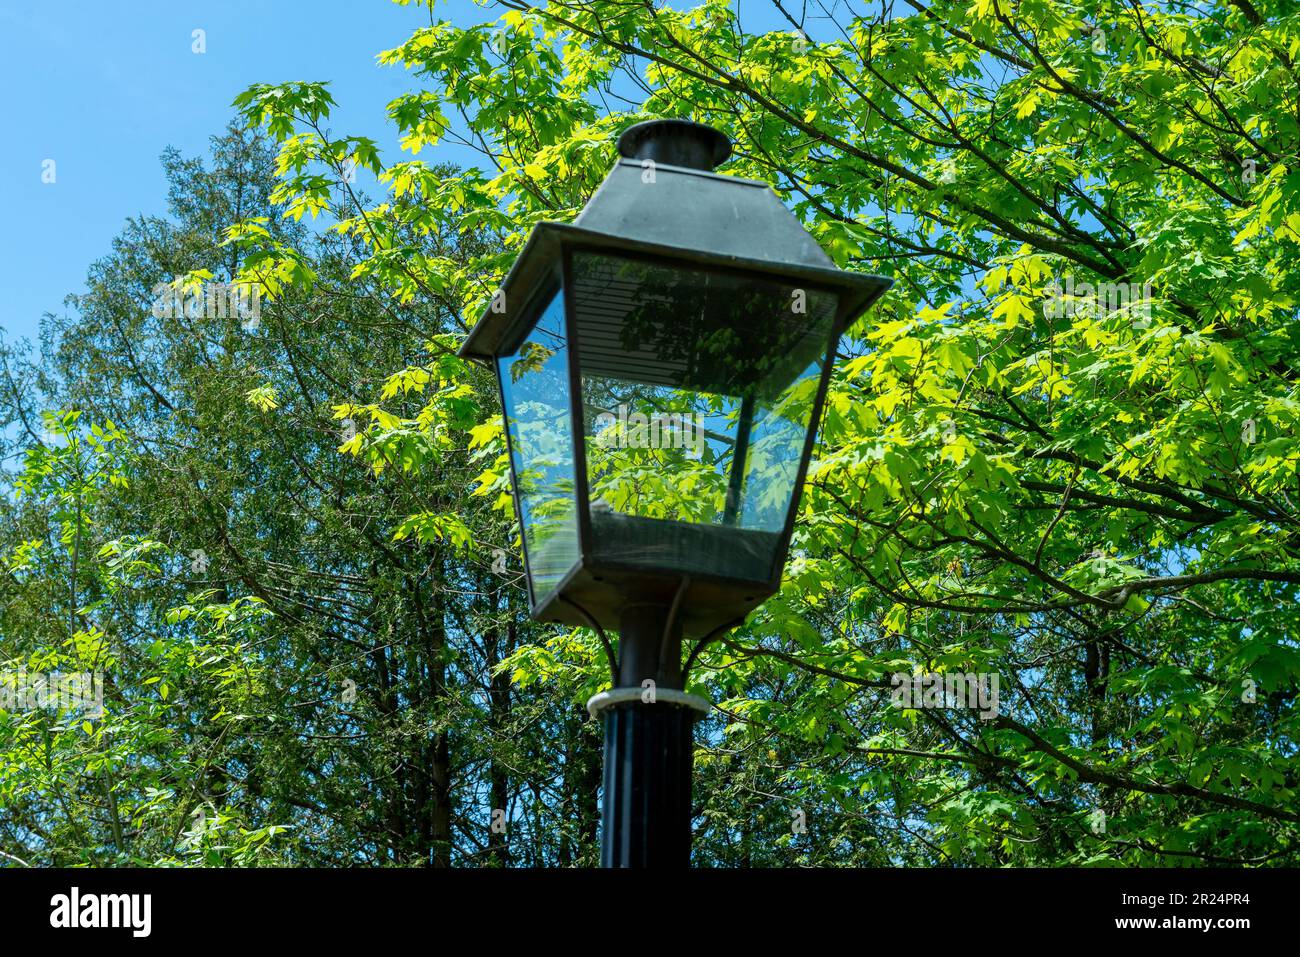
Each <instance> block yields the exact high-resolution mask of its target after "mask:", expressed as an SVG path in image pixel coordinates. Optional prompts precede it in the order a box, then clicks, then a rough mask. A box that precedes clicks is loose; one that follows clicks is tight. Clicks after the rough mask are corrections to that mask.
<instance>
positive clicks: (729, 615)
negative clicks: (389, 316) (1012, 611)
mask: <svg viewBox="0 0 1300 957" xmlns="http://www.w3.org/2000/svg"><path fill="white" fill-rule="evenodd" d="M618 147H619V152H620V154H621V156H622V158H621V159H620V160H619V161H618V163H617V164H616V165H615V167H614V169H613V170H612V171H611V172H610V174H609V176H608V177H607V178H606V179H605V182H604V183H603V184H602V185H601V187H600V189H599V190H598V191H597V192H596V194H595V196H594V197H592V199H591V201H590V202H589V203H588V204H587V206H586V207H585V208H584V209H583V211H582V213H581V214H580V215H579V216H578V218H577V220H576V221H574V222H573V223H572V224H561V223H542V224H540V225H538V226H537V227H536V228H535V229H534V230H533V233H532V235H531V236H530V237H529V239H528V242H527V244H526V245H525V247H524V250H523V252H522V253H521V254H520V256H519V258H518V259H517V260H516V262H515V264H514V267H513V268H512V269H511V271H510V273H509V275H508V276H507V277H506V280H505V282H504V283H503V284H502V287H501V289H500V290H499V291H498V293H497V295H496V296H495V297H494V298H493V300H492V303H491V304H490V305H489V306H488V308H487V310H486V311H485V312H484V314H483V316H482V318H481V319H480V320H479V322H478V324H477V325H476V326H475V327H474V329H473V331H472V332H471V333H470V335H469V338H468V339H467V340H466V342H465V344H464V346H463V347H462V349H461V355H462V356H466V357H471V358H476V359H482V360H484V361H487V362H491V363H493V364H494V365H495V367H496V372H497V377H498V381H499V383H500V388H501V402H502V407H503V409H504V410H505V416H506V426H507V429H506V431H507V441H508V444H509V451H510V463H511V470H512V477H513V481H514V490H515V502H516V507H517V510H518V515H519V521H520V525H521V529H522V533H523V542H524V561H525V566H526V569H527V574H528V585H529V594H530V598H531V608H532V614H533V616H534V617H536V618H539V619H541V620H545V621H558V622H565V623H569V624H579V625H589V624H591V623H592V622H593V621H594V622H595V623H597V624H600V625H601V626H603V627H609V628H617V627H618V623H619V619H620V616H621V615H622V614H623V613H624V612H625V611H626V610H627V609H628V608H629V607H633V606H635V605H639V604H661V605H662V604H666V603H668V602H672V601H673V600H674V598H676V599H677V602H676V604H678V605H679V606H680V614H681V623H682V628H683V634H684V635H685V636H687V637H700V636H703V635H705V634H707V633H709V632H710V631H712V630H714V629H716V628H718V627H721V626H722V625H724V624H727V623H730V622H733V621H736V620H738V619H740V618H742V617H743V616H744V615H745V614H746V613H747V612H748V611H750V610H751V609H752V608H754V607H755V606H756V605H758V604H759V603H760V602H762V601H763V599H765V598H767V597H768V596H769V595H771V594H772V593H773V592H774V591H775V590H776V589H777V587H778V586H779V584H780V580H781V573H782V569H783V566H784V564H785V557H786V552H787V550H788V548H789V544H790V535H791V532H792V529H793V525H794V518H795V514H796V510H797V508H798V499H799V490H800V488H801V486H802V484H803V480H804V475H805V473H806V471H807V468H808V460H809V457H810V456H811V453H812V448H813V442H814V439H815V437H816V431H817V423H818V420H819V416H820V412H821V408H822V403H823V401H824V399H825V393H826V386H827V382H828V380H829V377H830V372H831V365H832V362H833V360H834V356H835V349H836V345H837V343H838V342H839V339H840V336H841V335H842V334H843V333H844V331H845V330H846V329H847V328H848V326H849V325H850V323H851V322H852V321H853V320H854V319H856V318H857V317H858V316H860V315H861V314H862V313H863V311H864V310H865V309H866V308H867V307H868V306H870V305H871V304H872V303H873V302H875V301H876V300H877V299H878V298H879V297H880V296H881V295H882V294H883V293H884V291H885V290H886V289H887V288H888V287H889V285H890V281H889V280H888V279H883V278H881V277H878V276H868V275H862V274H859V273H850V272H845V271H843V270H840V269H838V268H837V267H836V266H835V265H834V264H833V263H832V262H831V260H830V258H829V257H828V256H827V255H826V253H825V252H824V251H823V250H822V249H821V248H820V247H819V246H818V245H817V243H816V242H815V241H814V240H813V238H812V237H811V236H810V235H809V234H808V233H807V232H806V231H805V230H804V228H803V227H802V226H801V225H800V223H799V221H798V220H797V219H796V218H795V217H794V216H793V214H791V212H790V211H789V210H788V209H787V208H786V207H785V206H784V205H783V204H782V203H781V201H780V199H779V198H778V197H777V196H776V194H775V193H773V192H772V190H771V189H770V188H769V187H768V186H767V185H766V184H765V183H762V182H758V181H755V180H748V179H740V178H737V177H730V176H720V175H718V174H716V173H714V172H713V171H712V170H713V167H714V166H715V165H717V164H718V163H720V162H722V161H723V160H725V159H726V158H727V156H728V155H729V154H730V150H731V145H730V142H729V141H728V140H727V138H726V137H725V136H724V135H723V134H721V133H719V132H718V131H717V130H714V129H712V128H710V127H707V126H703V125H701V124H698V123H691V122H687V121H684V120H656V121H651V122H648V123H642V124H638V125H637V126H634V127H632V128H631V129H629V130H627V131H626V132H625V133H624V134H623V135H622V136H621V137H620V139H619V143H618Z"/></svg>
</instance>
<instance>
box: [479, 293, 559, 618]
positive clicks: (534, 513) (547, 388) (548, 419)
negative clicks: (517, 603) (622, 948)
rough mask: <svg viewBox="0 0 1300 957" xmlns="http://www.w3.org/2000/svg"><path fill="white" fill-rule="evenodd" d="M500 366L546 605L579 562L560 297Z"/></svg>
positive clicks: (534, 573) (527, 528)
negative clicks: (550, 595) (549, 597)
mask: <svg viewBox="0 0 1300 957" xmlns="http://www.w3.org/2000/svg"><path fill="white" fill-rule="evenodd" d="M499 362H500V368H499V372H500V376H501V389H502V392H503V393H504V399H505V410H506V427H507V428H508V429H509V430H510V445H511V452H512V454H513V456H514V472H515V480H516V482H517V486H518V491H519V511H520V516H519V518H520V521H521V522H522V524H523V534H524V549H525V551H526V553H527V560H528V574H529V577H530V580H531V583H532V588H533V601H534V602H535V603H541V602H542V601H543V600H545V599H546V597H547V596H548V595H549V594H550V593H551V592H552V591H554V590H555V586H556V585H558V584H559V583H560V581H561V580H562V579H563V578H564V576H565V575H566V574H567V573H568V571H569V570H570V569H571V568H572V567H573V566H574V564H575V563H576V562H577V560H578V531H577V528H578V526H577V503H576V501H575V499H574V492H575V489H576V486H577V483H576V481H575V479H574V475H575V472H574V459H573V430H572V428H571V427H570V424H571V416H570V414H569V410H570V405H569V372H568V343H567V342H566V341H565V337H564V303H563V299H562V298H561V297H560V296H559V295H558V294H557V295H556V296H555V297H554V298H553V299H552V300H551V302H550V304H549V305H548V306H547V307H546V309H545V310H544V311H543V313H542V316H541V319H540V320H539V321H538V323H537V325H536V326H535V327H534V328H533V331H532V333H531V334H530V335H529V336H528V338H527V339H526V340H524V342H523V344H522V345H520V347H519V349H518V350H517V351H516V352H515V354H514V355H511V356H503V357H502V358H501V359H500V360H499Z"/></svg>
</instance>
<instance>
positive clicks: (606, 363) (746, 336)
mask: <svg viewBox="0 0 1300 957" xmlns="http://www.w3.org/2000/svg"><path fill="white" fill-rule="evenodd" d="M571 283H572V289H571V295H572V298H573V308H574V319H575V322H576V333H575V334H576V336H577V340H578V351H579V359H580V366H581V375H582V400H583V428H584V434H585V435H586V437H587V439H586V443H587V445H586V454H587V476H588V483H589V495H590V502H591V520H592V531H593V540H594V541H593V552H594V553H595V554H596V555H597V556H598V557H601V558H608V559H613V560H619V561H624V562H631V563H634V564H645V565H650V564H653V565H655V566H658V567H666V568H668V569H671V570H674V571H677V572H680V573H682V574H710V573H712V574H717V575H726V576H727V577H737V578H749V579H752V580H755V581H765V580H767V579H768V578H770V577H771V575H772V573H773V570H774V567H773V563H774V560H775V557H776V547H777V544H778V539H779V536H780V532H781V530H782V528H783V527H784V524H785V521H786V517H787V515H788V513H789V509H790V503H791V499H792V496H793V494H794V486H795V480H796V478H797V477H798V469H799V460H800V455H801V453H802V451H803V443H804V439H805V437H806V436H807V433H808V429H809V426H810V419H811V415H812V407H813V405H814V403H815V400H816V394H817V387H818V383H819V379H820V376H821V372H822V369H823V367H824V364H825V362H826V360H827V347H828V345H829V342H830V334H831V327H832V325H833V321H834V316H835V307H836V300H837V297H836V296H835V295H834V294H832V293H827V292H822V291H820V290H815V289H802V288H796V287H793V286H790V285H788V284H782V283H776V282H771V281H766V280H762V279H758V278H754V277H750V276H741V275H737V274H733V273H721V272H706V271H703V270H694V269H684V268H683V267H682V266H681V265H680V264H676V265H674V266H672V267H666V266H662V265H659V264H658V263H655V262H651V261H644V260H633V259H628V258H624V257H621V256H612V255H604V254H595V253H578V254H575V256H574V259H573V275H572V279H571Z"/></svg>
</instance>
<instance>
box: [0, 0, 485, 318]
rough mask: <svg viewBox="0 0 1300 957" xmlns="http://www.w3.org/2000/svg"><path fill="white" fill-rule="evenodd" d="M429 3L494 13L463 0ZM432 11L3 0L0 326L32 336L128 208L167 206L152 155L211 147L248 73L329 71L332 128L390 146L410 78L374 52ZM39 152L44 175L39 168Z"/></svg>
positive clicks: (377, 5) (470, 17)
mask: <svg viewBox="0 0 1300 957" xmlns="http://www.w3.org/2000/svg"><path fill="white" fill-rule="evenodd" d="M437 14H438V16H439V17H440V18H448V19H454V20H457V21H458V22H459V21H462V20H463V21H466V22H477V21H482V20H489V19H494V18H495V17H496V16H497V15H499V14H498V13H497V12H493V11H485V10H482V9H480V8H478V7H475V6H473V5H472V4H471V3H470V2H469V0H457V2H453V3H447V4H440V5H439V7H438V8H437ZM427 22H428V12H427V10H425V9H423V8H421V7H418V6H411V7H401V6H398V5H396V4H393V3H390V2H388V0H114V2H104V0H0V89H3V90H4V91H5V105H4V114H3V115H4V122H3V126H2V127H0V129H3V133H4V148H3V149H2V150H0V201H2V202H3V209H4V211H5V216H6V219H7V221H8V222H9V227H8V228H7V229H5V230H4V231H3V239H0V332H2V333H3V335H4V337H5V338H6V339H8V340H10V341H12V340H14V339H19V338H22V337H24V336H27V337H30V338H32V339H33V341H34V340H35V339H36V336H37V332H38V330H39V324H40V317H41V315H42V314H43V313H44V312H47V311H54V312H57V311H59V310H61V309H62V308H63V305H62V302H63V297H64V296H65V295H67V294H68V293H71V292H77V291H80V290H81V289H82V284H83V280H84V278H85V274H86V268H87V266H89V265H90V263H91V262H93V261H94V260H95V259H97V258H99V257H100V256H103V255H105V254H106V253H107V252H108V251H109V244H110V241H111V240H112V238H113V236H115V235H116V234H117V233H118V232H119V231H120V230H121V229H122V226H123V225H124V222H125V220H126V218H127V217H129V216H133V215H137V214H140V213H162V212H164V211H165V205H166V204H165V197H166V182H165V180H164V178H163V175H162V170H161V168H160V166H159V164H158V156H159V154H160V153H161V152H162V151H163V150H164V149H165V148H166V147H167V146H169V145H170V146H176V147H177V148H179V149H180V150H181V151H182V152H184V153H186V154H189V155H194V154H200V153H204V152H205V151H206V149H207V145H208V137H209V136H211V135H212V134H214V133H217V132H220V131H221V130H222V129H223V128H224V127H225V125H226V123H227V122H228V121H229V120H230V118H231V116H232V114H233V110H232V109H231V107H230V101H231V100H232V99H233V98H234V96H235V94H236V93H238V92H239V91H240V90H242V89H244V88H245V87H247V86H248V85H249V84H251V83H256V82H280V81H284V80H330V81H332V82H331V90H332V91H333V93H334V97H335V99H336V100H337V101H338V103H339V108H338V110H337V111H336V113H335V115H334V118H333V121H332V123H331V128H332V129H333V130H334V131H335V132H337V133H342V132H347V133H350V134H355V135H361V136H370V137H373V138H374V139H375V140H376V141H377V142H378V143H379V144H380V146H381V148H382V149H383V155H384V157H385V158H386V159H388V160H390V161H391V160H392V159H394V158H395V156H396V154H397V152H398V148H397V139H396V137H395V135H394V133H393V127H392V126H391V125H390V124H389V123H388V122H387V120H386V118H385V115H384V107H385V105H386V104H387V103H388V101H389V100H391V99H392V98H393V97H394V96H396V95H397V94H399V93H401V92H403V91H404V90H406V89H408V88H411V86H412V85H413V82H412V78H411V77H410V76H409V75H408V74H406V73H405V72H404V71H403V70H401V69H398V68H388V67H380V66H378V65H377V64H376V62H375V56H376V54H378V53H379V52H380V51H381V50H385V49H389V48H391V47H394V46H397V45H398V44H399V43H401V42H402V41H403V40H404V39H406V37H408V36H409V35H410V34H411V32H412V31H413V30H415V29H416V28H417V27H419V26H420V25H421V24H423V23H427ZM194 30H203V31H205V40H206V52H204V53H202V54H198V53H195V52H193V50H192V46H193V44H194V39H193V31H194ZM423 158H426V159H428V158H429V157H427V156H426V157H423ZM446 158H448V159H453V160H457V159H458V160H461V161H465V160H466V159H467V157H463V156H453V155H450V153H449V154H447V155H446ZM46 160H54V163H55V166H54V175H55V181H54V182H53V183H44V182H42V173H43V171H44V170H45V169H46V168H47V167H46V166H45V165H44V164H45V161H46Z"/></svg>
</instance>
